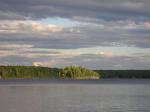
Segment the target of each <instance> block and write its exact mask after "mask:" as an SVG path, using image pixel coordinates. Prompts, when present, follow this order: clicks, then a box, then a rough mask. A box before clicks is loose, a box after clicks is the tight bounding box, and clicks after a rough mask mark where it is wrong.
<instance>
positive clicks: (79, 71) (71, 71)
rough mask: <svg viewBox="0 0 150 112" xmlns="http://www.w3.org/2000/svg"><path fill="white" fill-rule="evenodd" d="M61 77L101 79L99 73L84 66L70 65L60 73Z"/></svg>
mask: <svg viewBox="0 0 150 112" xmlns="http://www.w3.org/2000/svg"><path fill="white" fill-rule="evenodd" d="M59 77H61V78H64V79H66V78H69V79H99V74H98V73H96V72H94V71H92V70H89V69H86V68H83V67H78V66H69V67H65V68H64V69H63V70H62V71H61V72H60V73H59Z"/></svg>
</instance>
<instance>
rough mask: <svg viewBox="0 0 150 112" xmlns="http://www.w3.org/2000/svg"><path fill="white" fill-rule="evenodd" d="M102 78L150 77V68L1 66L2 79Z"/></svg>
mask: <svg viewBox="0 0 150 112" xmlns="http://www.w3.org/2000/svg"><path fill="white" fill-rule="evenodd" d="M99 77H101V78H150V70H95V72H94V71H92V70H88V69H86V68H83V67H77V66H69V67H66V68H64V69H63V70H61V69H57V68H47V67H34V66H0V79H1V78H2V79H8V78H50V79H56V78H60V79H67V78H70V79H98V78H99Z"/></svg>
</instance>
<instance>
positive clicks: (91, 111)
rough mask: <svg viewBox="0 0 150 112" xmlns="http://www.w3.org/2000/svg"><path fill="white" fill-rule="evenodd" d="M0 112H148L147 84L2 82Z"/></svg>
mask: <svg viewBox="0 0 150 112" xmlns="http://www.w3.org/2000/svg"><path fill="white" fill-rule="evenodd" d="M0 112H150V80H142V79H141V80H134V79H132V80H127V79H126V80H115V79H113V80H111V79H110V80H101V81H90V80H88V81H75V80H74V81H72V80H69V81H67V80H61V81H59V80H55V81H49V80H45V81H44V80H42V81H41V80H36V81H35V80H34V81H32V80H29V81H28V80H25V81H20V80H1V81H0Z"/></svg>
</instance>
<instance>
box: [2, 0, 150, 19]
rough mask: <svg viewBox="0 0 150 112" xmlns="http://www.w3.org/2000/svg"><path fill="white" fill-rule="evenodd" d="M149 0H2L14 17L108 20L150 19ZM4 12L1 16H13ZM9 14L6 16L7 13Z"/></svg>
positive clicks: (6, 10)
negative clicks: (79, 17) (76, 17)
mask: <svg viewBox="0 0 150 112" xmlns="http://www.w3.org/2000/svg"><path fill="white" fill-rule="evenodd" d="M149 4H150V1H148V0H142V1H141V0H111V1H110V0H76V1H70V0H42V1H41V0H12V1H10V0H1V1H0V11H1V13H12V17H11V18H12V19H13V16H14V19H16V18H18V19H21V18H22V19H23V18H24V19H27V18H31V19H40V18H46V17H52V16H53V17H54V16H58V17H64V18H73V17H74V16H81V17H90V18H97V19H105V20H125V19H129V18H130V19H134V20H143V21H146V20H148V21H149V20H150V18H149V16H150V12H149V10H150V5H149ZM1 13H0V18H1V19H4V18H5V17H6V18H5V19H11V18H10V17H8V16H7V14H6V15H4V14H1ZM4 16H5V17H4Z"/></svg>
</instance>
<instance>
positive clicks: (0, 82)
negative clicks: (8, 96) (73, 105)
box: [0, 78, 150, 85]
mask: <svg viewBox="0 0 150 112" xmlns="http://www.w3.org/2000/svg"><path fill="white" fill-rule="evenodd" d="M3 84H150V79H114V78H113V79H111V78H109V79H99V80H97V79H96V80H94V79H82V80H78V79H0V85H3Z"/></svg>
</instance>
